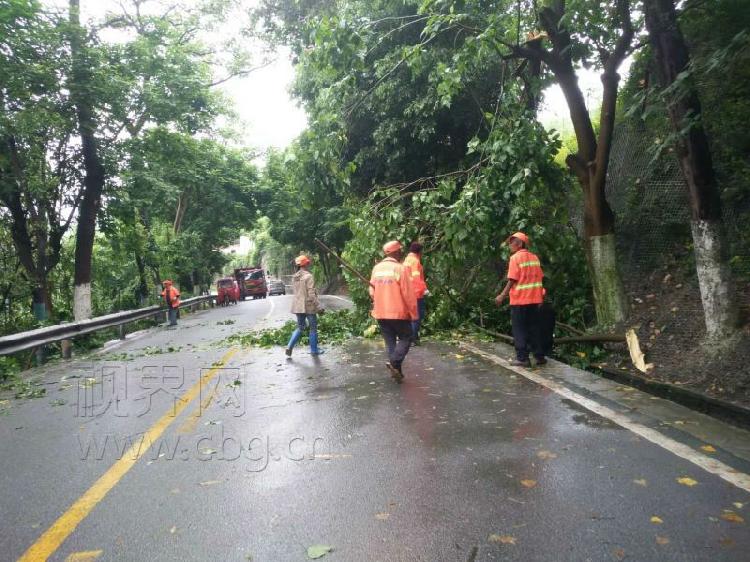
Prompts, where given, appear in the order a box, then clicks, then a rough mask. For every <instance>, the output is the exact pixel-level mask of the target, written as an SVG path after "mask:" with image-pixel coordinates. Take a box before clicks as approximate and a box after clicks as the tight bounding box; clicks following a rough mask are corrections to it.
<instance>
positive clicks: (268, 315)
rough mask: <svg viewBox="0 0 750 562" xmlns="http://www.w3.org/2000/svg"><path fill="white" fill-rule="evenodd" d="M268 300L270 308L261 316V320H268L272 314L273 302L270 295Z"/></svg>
mask: <svg viewBox="0 0 750 562" xmlns="http://www.w3.org/2000/svg"><path fill="white" fill-rule="evenodd" d="M268 302H269V303H271V310H269V311H268V314H266V315H265V316H264V317H263V320H268V319H269V318H270V317H271V314H273V309H274V308H275V303H274V301H273V299H272V298H271V297H268Z"/></svg>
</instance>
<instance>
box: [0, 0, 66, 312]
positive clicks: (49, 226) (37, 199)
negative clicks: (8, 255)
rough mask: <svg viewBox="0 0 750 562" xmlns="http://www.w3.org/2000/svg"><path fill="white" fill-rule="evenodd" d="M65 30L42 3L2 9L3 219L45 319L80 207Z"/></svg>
mask: <svg viewBox="0 0 750 562" xmlns="http://www.w3.org/2000/svg"><path fill="white" fill-rule="evenodd" d="M63 29H64V27H63V26H62V22H61V21H60V20H59V19H56V18H55V17H54V16H53V15H49V14H46V13H45V12H43V11H42V9H41V6H40V4H39V3H38V2H36V1H33V0H14V1H13V2H6V3H3V4H1V5H0V46H1V48H0V76H2V79H0V80H1V81H0V210H1V211H0V212H2V214H3V218H4V220H6V221H7V224H8V229H9V232H10V235H11V238H12V241H13V245H14V247H15V250H16V254H17V256H18V259H19V262H20V264H21V266H22V271H23V274H24V276H25V277H26V279H28V281H29V283H30V285H31V287H32V294H33V307H34V312H35V314H36V317H37V318H39V319H44V318H46V317H47V316H48V315H49V314H50V313H51V312H52V300H51V298H50V291H49V282H48V280H49V275H50V272H51V271H52V270H53V269H54V268H55V267H56V266H57V264H58V263H59V261H60V255H61V248H62V241H63V237H64V236H65V234H66V232H67V231H68V229H69V227H70V225H71V223H72V221H73V219H74V217H75V214H76V211H77V208H78V206H79V203H80V175H79V173H78V166H79V159H78V149H77V147H76V142H75V137H74V133H75V115H74V113H73V111H72V109H71V107H70V105H69V104H68V99H67V97H66V95H65V94H64V93H63V92H62V91H61V90H60V87H59V79H60V75H61V73H64V69H65V68H67V66H68V64H69V54H68V53H67V52H66V49H65V44H64V41H63V38H62V34H61V31H62V30H63Z"/></svg>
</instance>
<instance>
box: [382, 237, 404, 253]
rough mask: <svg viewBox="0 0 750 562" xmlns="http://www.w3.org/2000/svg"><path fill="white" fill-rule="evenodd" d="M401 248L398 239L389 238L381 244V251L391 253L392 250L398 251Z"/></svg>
mask: <svg viewBox="0 0 750 562" xmlns="http://www.w3.org/2000/svg"><path fill="white" fill-rule="evenodd" d="M401 248H403V246H401V242H399V241H398V240H391V241H390V242H386V243H385V244H384V245H383V253H385V254H392V253H393V252H398V251H399V250H400V249H401Z"/></svg>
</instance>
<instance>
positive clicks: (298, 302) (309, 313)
mask: <svg viewBox="0 0 750 562" xmlns="http://www.w3.org/2000/svg"><path fill="white" fill-rule="evenodd" d="M294 263H295V264H297V273H295V274H294V278H293V279H292V288H293V289H294V296H293V297H292V313H293V314H295V315H296V316H297V329H296V330H294V332H293V333H292V337H291V338H289V343H288V344H287V346H286V356H287V357H291V356H292V349H293V348H294V346H295V345H297V342H299V340H300V338H301V337H302V333H303V332H304V331H305V328H307V326H308V325H309V326H310V354H311V355H320V354H321V353H323V350H322V349H319V348H318V312H321V308H320V301H319V300H318V291H317V290H316V289H315V278H314V277H313V275H312V273H310V271H309V268H310V263H311V262H310V258H308V257H307V256H305V255H302V256H298V257H297V258H295V260H294Z"/></svg>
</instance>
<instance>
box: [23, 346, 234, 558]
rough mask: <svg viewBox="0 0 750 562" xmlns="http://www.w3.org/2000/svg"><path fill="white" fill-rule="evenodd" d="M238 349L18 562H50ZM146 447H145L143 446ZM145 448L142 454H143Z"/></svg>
mask: <svg viewBox="0 0 750 562" xmlns="http://www.w3.org/2000/svg"><path fill="white" fill-rule="evenodd" d="M238 351H239V348H233V349H230V350H229V351H228V352H227V353H225V354H224V356H223V357H222V358H221V359H220V360H219V364H218V365H217V366H215V367H214V368H212V369H211V370H210V371H208V372H207V373H206V374H205V375H203V376H202V377H201V380H199V381H198V382H196V383H195V384H194V385H193V386H192V387H191V388H190V389H189V390H188V391H187V392H185V394H183V395H182V397H181V399H180V400H179V401H177V405H176V406H175V408H174V410H172V409H170V411H169V412H167V413H166V414H164V415H163V416H162V417H161V418H160V419H159V420H158V421H157V422H156V423H155V424H154V425H152V426H151V428H149V430H148V431H147V432H146V434H145V435H144V436H143V439H142V440H139V441H138V442H137V443H135V444H133V445H132V446H131V447H130V449H128V451H127V452H126V453H125V454H124V455H123V456H122V457H121V458H120V459H118V460H117V461H116V462H115V463H114V464H113V465H112V466H111V467H109V469H108V470H107V471H106V472H105V473H104V474H103V475H102V476H101V477H99V479H98V480H97V481H96V482H94V484H93V485H92V486H91V487H90V488H89V489H88V490H86V492H85V493H84V494H83V495H82V496H81V497H80V498H78V499H77V500H76V501H75V503H74V504H73V505H71V506H70V507H69V508H68V510H67V511H66V512H65V513H63V514H62V515H61V516H60V517H58V519H57V521H55V522H54V523H53V524H52V526H51V527H50V528H49V529H47V530H46V531H45V532H44V534H43V535H42V536H40V537H39V538H38V539H37V540H36V542H35V543H34V544H32V545H31V546H30V547H29V548H28V550H27V551H26V552H24V553H23V555H22V556H21V557H20V558H19V559H18V560H19V562H38V561H39V560H47V558H48V557H50V556H52V554H54V553H55V551H56V550H57V549H58V548H60V545H61V544H62V543H63V542H64V541H65V539H67V538H68V537H69V536H70V535H71V533H72V532H73V531H75V529H76V527H77V526H78V525H79V524H80V523H81V521H83V520H84V519H85V518H86V516H88V514H89V513H91V510H92V509H94V507H96V505H97V504H98V503H99V502H100V501H102V500H103V499H104V497H105V496H106V495H107V493H109V491H110V490H111V489H112V488H114V487H115V485H116V484H117V483H118V482H119V481H120V480H121V479H122V477H123V476H125V474H126V473H127V472H128V471H129V470H130V469H131V468H132V467H133V465H134V464H135V463H136V462H138V459H139V458H140V457H141V456H142V455H144V454H145V453H146V452H147V451H148V450H149V449H150V448H151V445H153V443H154V442H155V441H156V440H157V439H159V437H161V435H162V433H164V431H165V430H166V429H167V428H168V427H169V425H170V424H171V423H172V422H173V421H174V420H175V419H177V416H178V415H180V414H181V413H182V411H183V410H185V408H187V406H188V405H189V404H190V403H191V402H192V401H193V400H194V399H195V397H196V396H198V395H199V392H200V388H201V384H204V383H206V382H209V381H210V380H211V379H212V378H213V377H215V376H216V373H218V372H219V370H220V369H221V367H223V366H224V365H225V364H226V363H227V362H228V361H229V360H230V359H231V358H232V357H233V356H234V355H235V354H236V353H237V352H238ZM144 443H145V446H144ZM141 447H143V450H141Z"/></svg>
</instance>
